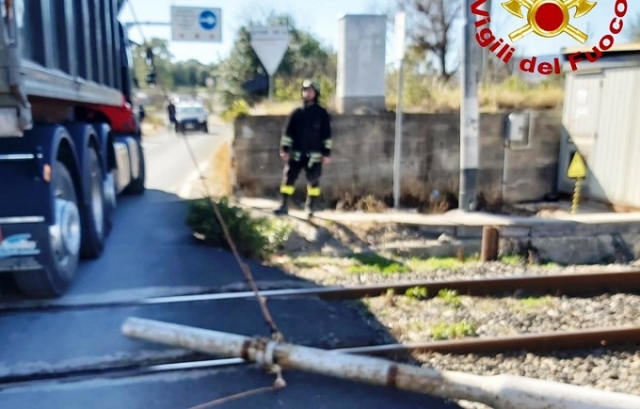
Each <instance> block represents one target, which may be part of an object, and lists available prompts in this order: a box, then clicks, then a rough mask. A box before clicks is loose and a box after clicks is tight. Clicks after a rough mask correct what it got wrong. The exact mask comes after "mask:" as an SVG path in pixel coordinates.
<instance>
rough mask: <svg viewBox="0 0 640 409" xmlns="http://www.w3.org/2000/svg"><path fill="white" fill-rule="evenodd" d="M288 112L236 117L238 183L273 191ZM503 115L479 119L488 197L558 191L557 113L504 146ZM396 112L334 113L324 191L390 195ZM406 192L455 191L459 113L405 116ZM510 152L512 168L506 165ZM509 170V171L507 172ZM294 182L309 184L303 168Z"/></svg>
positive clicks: (521, 197) (251, 190)
mask: <svg viewBox="0 0 640 409" xmlns="http://www.w3.org/2000/svg"><path fill="white" fill-rule="evenodd" d="M286 120H287V118H286V117H276V116H273V117H268V116H258V117H246V118H242V119H238V120H237V121H236V123H235V139H234V144H233V146H234V155H235V170H236V188H237V189H241V190H244V191H245V192H246V193H247V194H257V195H258V194H273V193H276V192H277V191H278V188H279V185H280V182H281V178H282V165H283V164H282V162H281V160H280V158H279V157H278V146H279V141H280V135H281V134H282V129H283V127H284V125H285V123H286ZM505 120H506V117H505V116H504V115H483V116H482V117H481V121H480V122H481V124H480V130H481V131H480V135H481V140H480V169H479V176H478V184H479V189H481V190H482V191H483V192H484V193H485V195H486V196H487V198H488V199H496V198H499V197H502V190H503V180H504V181H505V182H506V185H505V186H504V188H505V192H506V195H505V199H507V200H509V201H527V200H537V199H542V198H543V197H544V196H545V195H546V194H549V193H555V190H556V180H557V177H556V176H557V167H558V149H559V140H560V119H559V118H558V117H555V116H551V115H550V114H543V113H540V114H539V115H537V116H536V117H535V119H534V121H535V123H534V127H533V129H534V130H533V134H532V135H531V136H530V145H531V147H530V148H529V149H526V150H518V151H512V150H505V148H504V143H503V127H504V124H505ZM394 121H395V117H394V115H393V114H382V115H337V116H334V117H332V128H333V133H334V137H333V139H334V142H333V146H334V149H333V156H332V157H333V162H332V163H331V164H330V165H328V166H325V167H324V169H323V177H322V181H321V186H322V188H323V192H324V193H323V196H324V198H326V199H335V198H337V197H338V196H339V195H340V194H342V193H344V192H351V193H354V194H361V193H371V194H375V195H380V196H387V195H391V194H392V191H393V186H392V180H393V173H392V172H393V138H394ZM403 138H404V139H403V147H402V150H403V159H402V185H403V187H402V191H403V195H411V196H413V197H417V198H421V199H426V198H428V197H429V196H430V194H431V192H432V190H433V189H438V190H440V191H450V192H454V193H456V194H457V191H458V177H459V176H458V175H459V153H460V143H459V116H458V115H457V114H444V115H443V114H409V115H405V117H404V136H403ZM505 152H506V153H507V163H508V168H507V172H506V173H505V172H504V169H505V167H504V163H505ZM505 175H506V177H504V176H505ZM297 186H300V187H304V186H305V181H304V176H303V175H301V177H300V179H299V180H298V184H297Z"/></svg>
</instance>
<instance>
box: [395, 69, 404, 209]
mask: <svg viewBox="0 0 640 409" xmlns="http://www.w3.org/2000/svg"><path fill="white" fill-rule="evenodd" d="M403 88H404V58H401V59H400V64H399V67H398V92H397V102H396V136H395V141H394V142H395V146H394V149H393V207H394V208H396V209H398V208H399V207H400V194H401V189H400V188H401V185H402V109H403V106H402V92H403Z"/></svg>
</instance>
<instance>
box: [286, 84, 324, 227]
mask: <svg viewBox="0 0 640 409" xmlns="http://www.w3.org/2000/svg"><path fill="white" fill-rule="evenodd" d="M319 97H320V87H319V86H318V84H316V83H315V82H313V81H310V80H305V81H303V83H302V99H303V106H302V107H299V108H297V109H295V110H294V111H293V112H292V113H291V115H290V116H289V120H288V123H287V126H286V128H285V131H284V134H283V135H282V139H281V141H280V158H282V160H283V161H284V162H285V166H284V170H283V178H282V184H281V186H280V193H281V195H282V204H281V206H280V207H279V208H278V209H276V210H275V214H277V215H283V214H287V213H288V203H289V198H290V197H291V195H293V193H294V192H295V187H294V185H295V183H296V180H297V179H298V176H299V175H300V172H301V171H302V170H303V169H304V171H305V176H306V179H307V197H306V201H305V212H306V213H307V215H309V216H312V215H313V210H314V204H315V201H316V199H317V198H318V196H320V175H321V173H322V165H325V164H328V163H330V162H331V159H330V158H331V119H330V117H329V113H328V112H327V110H326V109H325V108H323V107H321V106H320V104H319V103H318V98H319Z"/></svg>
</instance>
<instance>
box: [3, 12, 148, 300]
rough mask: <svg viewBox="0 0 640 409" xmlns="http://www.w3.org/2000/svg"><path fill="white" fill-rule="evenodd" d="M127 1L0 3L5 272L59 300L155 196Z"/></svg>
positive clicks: (27, 291)
mask: <svg viewBox="0 0 640 409" xmlns="http://www.w3.org/2000/svg"><path fill="white" fill-rule="evenodd" d="M125 1H126V0H0V273H2V274H10V275H11V276H12V280H13V281H14V282H15V284H16V285H17V288H18V289H19V290H20V291H21V292H22V293H23V294H24V295H25V296H28V297H34V298H49V297H59V296H61V295H62V294H64V293H65V291H66V290H67V288H68V287H69V285H70V283H71V282H72V281H73V278H74V276H75V274H76V270H77V268H78V263H79V260H80V259H82V258H97V257H99V256H100V255H101V253H102V252H103V249H104V246H105V238H106V236H107V235H108V233H109V231H110V230H111V227H112V216H113V214H114V210H115V209H116V202H117V196H118V195H119V194H121V193H131V194H141V193H143V192H144V190H145V186H144V183H145V166H144V155H143V150H142V145H141V132H140V120H139V118H138V117H137V110H136V109H134V106H133V105H134V102H133V100H132V98H133V96H132V94H133V91H134V83H135V81H134V70H133V61H132V55H131V51H130V43H129V40H128V36H127V32H126V30H125V28H124V25H123V24H121V23H120V22H119V21H118V14H119V11H120V9H121V8H122V7H123V6H124V3H125Z"/></svg>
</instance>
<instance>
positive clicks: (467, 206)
mask: <svg viewBox="0 0 640 409" xmlns="http://www.w3.org/2000/svg"><path fill="white" fill-rule="evenodd" d="M464 4H465V6H464V16H465V19H464V25H463V27H464V28H463V46H462V73H461V88H462V89H461V91H462V92H461V104H460V192H459V199H458V208H459V209H460V210H462V211H473V210H475V204H476V203H475V202H476V180H477V174H478V162H479V152H478V145H479V143H478V137H479V136H478V128H479V125H480V124H479V122H480V113H479V110H480V109H479V108H480V107H479V104H478V80H479V76H480V62H481V61H480V60H481V59H482V54H481V49H480V46H479V45H478V44H477V43H476V40H475V34H476V28H475V25H474V23H475V17H474V15H473V14H472V13H471V0H465V2H464Z"/></svg>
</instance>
